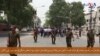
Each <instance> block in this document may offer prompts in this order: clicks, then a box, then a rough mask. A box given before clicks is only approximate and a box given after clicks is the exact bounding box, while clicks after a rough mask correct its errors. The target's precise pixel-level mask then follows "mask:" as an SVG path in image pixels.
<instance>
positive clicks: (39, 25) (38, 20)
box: [33, 16, 41, 27]
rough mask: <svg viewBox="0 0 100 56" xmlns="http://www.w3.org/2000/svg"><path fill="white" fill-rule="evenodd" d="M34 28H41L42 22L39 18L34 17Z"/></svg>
mask: <svg viewBox="0 0 100 56" xmlns="http://www.w3.org/2000/svg"><path fill="white" fill-rule="evenodd" d="M33 21H34V27H41V20H40V18H39V17H38V16H34V17H33Z"/></svg>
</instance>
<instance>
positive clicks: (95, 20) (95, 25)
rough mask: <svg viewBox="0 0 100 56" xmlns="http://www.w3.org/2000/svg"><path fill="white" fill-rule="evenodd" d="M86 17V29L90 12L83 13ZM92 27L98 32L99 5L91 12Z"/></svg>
mask: <svg viewBox="0 0 100 56" xmlns="http://www.w3.org/2000/svg"><path fill="white" fill-rule="evenodd" d="M85 19H86V29H87V30H89V29H90V13H88V14H85ZM92 29H94V30H95V32H96V33H99V32H100V7H98V8H97V11H93V12H92Z"/></svg>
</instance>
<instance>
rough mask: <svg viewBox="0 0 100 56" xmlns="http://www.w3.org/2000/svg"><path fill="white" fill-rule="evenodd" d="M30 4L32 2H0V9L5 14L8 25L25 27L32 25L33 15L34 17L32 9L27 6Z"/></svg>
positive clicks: (1, 0) (16, 0)
mask: <svg viewBox="0 0 100 56" xmlns="http://www.w3.org/2000/svg"><path fill="white" fill-rule="evenodd" d="M30 2H32V0H0V7H2V8H3V9H2V10H3V11H4V12H5V14H7V21H8V23H9V24H14V25H18V26H21V27H26V26H27V25H29V26H30V25H31V24H32V23H33V22H32V19H33V15H35V10H34V8H33V7H32V6H31V5H29V3H30ZM1 3H2V4H1Z"/></svg>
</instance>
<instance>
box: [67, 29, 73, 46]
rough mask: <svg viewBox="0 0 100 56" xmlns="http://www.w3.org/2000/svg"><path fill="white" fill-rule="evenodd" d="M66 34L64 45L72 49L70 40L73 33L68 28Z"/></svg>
mask: <svg viewBox="0 0 100 56" xmlns="http://www.w3.org/2000/svg"><path fill="white" fill-rule="evenodd" d="M67 30H68V31H67V34H66V44H67V47H72V44H71V42H72V38H74V37H73V33H72V30H71V29H70V28H68V29H67Z"/></svg>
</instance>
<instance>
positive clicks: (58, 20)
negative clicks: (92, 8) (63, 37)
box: [46, 0, 85, 27]
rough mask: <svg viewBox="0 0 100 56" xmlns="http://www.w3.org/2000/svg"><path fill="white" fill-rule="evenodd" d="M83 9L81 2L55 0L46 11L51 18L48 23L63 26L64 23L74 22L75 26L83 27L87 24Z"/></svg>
mask: <svg viewBox="0 0 100 56" xmlns="http://www.w3.org/2000/svg"><path fill="white" fill-rule="evenodd" d="M83 9H84V7H83V5H82V3H81V2H72V3H66V2H65V0H53V4H52V5H51V6H50V8H49V11H48V12H47V13H46V15H47V18H49V19H48V20H47V22H46V24H50V25H51V26H56V27H61V25H62V23H66V24H67V23H72V25H73V26H79V27H81V26H82V25H84V24H85V18H84V11H83Z"/></svg>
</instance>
